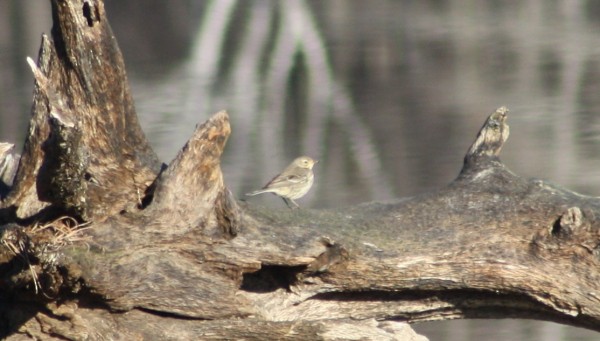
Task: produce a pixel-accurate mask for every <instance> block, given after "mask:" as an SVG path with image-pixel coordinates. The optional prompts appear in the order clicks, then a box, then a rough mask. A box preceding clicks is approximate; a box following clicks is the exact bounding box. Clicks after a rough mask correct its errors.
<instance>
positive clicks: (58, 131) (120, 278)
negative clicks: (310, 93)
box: [0, 0, 600, 340]
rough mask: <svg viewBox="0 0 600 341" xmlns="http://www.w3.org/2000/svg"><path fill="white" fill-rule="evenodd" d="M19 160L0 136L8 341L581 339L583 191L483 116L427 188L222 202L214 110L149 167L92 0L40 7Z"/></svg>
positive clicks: (588, 203) (584, 319) (225, 131)
mask: <svg viewBox="0 0 600 341" xmlns="http://www.w3.org/2000/svg"><path fill="white" fill-rule="evenodd" d="M52 14H53V19H54V26H53V28H52V34H51V38H50V37H46V36H44V37H43V39H42V46H41V49H40V55H39V60H38V62H37V63H34V62H33V61H31V62H30V64H31V66H32V70H33V73H34V76H35V79H36V89H35V93H34V102H33V108H32V110H33V112H32V118H31V123H30V129H29V132H28V136H27V141H26V143H25V145H24V149H23V151H22V156H21V157H20V158H19V157H17V156H16V155H15V154H14V153H13V151H12V149H11V147H10V146H9V145H7V144H0V167H1V168H0V195H1V199H2V201H1V203H0V226H1V228H0V233H1V235H0V238H1V242H2V243H1V244H2V245H1V246H0V277H1V279H2V280H1V281H0V289H1V290H0V291H1V292H2V298H1V300H2V304H0V313H1V314H2V321H3V323H2V328H1V329H0V331H1V332H2V335H3V336H5V337H8V338H9V339H19V338H23V337H34V338H40V339H52V338H56V339H64V338H66V339H92V340H93V339H148V340H154V339H156V340H159V339H238V338H242V337H243V338H245V339H256V340H266V339H293V340H308V339H360V338H362V339H377V340H385V339H389V340H392V339H404V340H410V339H419V338H420V337H419V336H417V335H416V334H414V332H413V331H412V330H411V329H410V328H409V327H408V326H407V325H406V324H404V323H403V322H410V323H413V322H419V321H430V320H440V319H455V318H507V317H511V318H532V319H540V320H548V321H555V322H558V323H563V324H568V325H573V326H579V327H584V328H588V329H592V330H596V331H600V259H599V257H600V221H599V220H597V219H596V217H597V216H598V217H600V199H598V198H594V197H586V196H582V195H579V194H577V193H574V192H572V191H569V190H566V189H562V188H559V187H556V186H554V185H551V184H548V183H546V182H543V181H539V180H526V179H523V178H521V177H519V176H517V175H515V174H514V173H512V172H511V171H510V170H509V169H507V168H506V166H505V165H503V164H502V163H501V161H500V160H499V158H498V155H499V153H500V149H501V148H502V145H503V144H504V142H505V141H506V139H507V138H508V125H507V124H506V119H507V110H506V109H505V108H500V109H498V110H496V111H495V112H494V113H492V114H491V115H490V116H489V117H488V119H487V120H486V122H485V123H484V125H483V127H482V128H481V131H480V132H479V134H478V136H477V138H476V140H475V142H474V143H473V145H472V147H471V148H470V149H469V150H468V152H467V154H466V156H465V159H464V166H463V169H462V171H461V172H460V174H459V176H458V177H457V179H456V180H454V181H453V182H452V183H450V184H449V185H448V186H446V187H445V188H441V189H439V190H437V191H434V192H431V193H427V194H423V195H420V196H416V197H412V198H406V199H399V200H397V201H395V202H389V203H366V204H363V205H358V206H355V207H349V208H340V209H333V210H306V209H302V210H288V209H282V210H269V209H266V208H257V207H252V206H250V205H248V204H245V203H238V202H237V201H236V200H235V199H234V198H233V196H232V194H231V193H230V192H229V191H228V189H227V188H226V186H225V184H224V183H223V178H222V174H221V170H220V168H219V160H220V156H221V153H222V151H223V147H224V145H225V143H226V141H227V138H228V136H229V134H230V126H229V123H228V116H227V113H225V112H220V113H217V114H215V115H214V116H213V117H212V118H210V119H209V120H208V121H207V122H205V123H204V124H202V125H199V126H198V127H197V129H196V131H195V132H194V134H193V136H192V137H191V138H190V139H189V141H188V142H187V144H186V145H185V146H184V147H183V148H182V149H181V151H180V152H179V154H178V155H177V157H176V158H175V159H174V160H173V161H172V162H171V163H170V164H169V165H161V164H160V162H159V161H158V159H157V157H156V156H155V154H154V152H153V151H152V150H151V148H150V147H149V145H148V143H147V141H146V139H145V137H144V135H143V132H142V131H141V129H140V126H139V123H138V121H137V117H136V113H135V110H134V106H133V103H132V99H131V96H130V94H129V88H128V84H127V79H126V75H125V70H124V64H123V60H122V57H121V54H120V52H119V49H118V46H117V44H116V41H115V38H114V36H113V34H112V32H111V29H110V27H109V24H108V21H107V19H106V14H105V11H104V6H103V3H102V1H100V0H93V1H92V0H52Z"/></svg>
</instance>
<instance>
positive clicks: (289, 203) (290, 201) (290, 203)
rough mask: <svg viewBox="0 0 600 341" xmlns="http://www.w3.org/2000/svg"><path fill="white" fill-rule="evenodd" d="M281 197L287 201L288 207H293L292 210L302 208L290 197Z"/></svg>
mask: <svg viewBox="0 0 600 341" xmlns="http://www.w3.org/2000/svg"><path fill="white" fill-rule="evenodd" d="M281 199H283V201H284V202H285V204H286V205H287V207H289V208H291V209H292V210H293V209H296V208H300V205H298V204H297V203H296V202H295V201H294V200H293V199H288V198H284V197H281ZM292 205H293V206H292Z"/></svg>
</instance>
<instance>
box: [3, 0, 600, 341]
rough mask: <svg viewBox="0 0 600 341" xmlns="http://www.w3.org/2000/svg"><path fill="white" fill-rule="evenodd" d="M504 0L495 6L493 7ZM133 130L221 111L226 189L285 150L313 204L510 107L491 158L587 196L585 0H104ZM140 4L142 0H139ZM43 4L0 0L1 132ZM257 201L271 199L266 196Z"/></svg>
mask: <svg viewBox="0 0 600 341" xmlns="http://www.w3.org/2000/svg"><path fill="white" fill-rule="evenodd" d="M507 4H508V5H507ZM106 7H107V11H108V15H109V19H110V20H111V23H112V26H113V29H114V31H115V34H116V36H117V39H118V40H119V43H120V46H121V48H122V50H123V53H124V55H125V60H126V63H127V67H128V72H129V78H130V82H131V86H132V91H133V96H134V98H135V100H136V104H137V109H138V113H139V116H140V118H141V121H142V125H143V127H144V130H145V131H146V133H147V136H148V138H149V139H150V141H151V143H152V145H153V146H154V148H155V149H156V151H157V153H158V154H159V156H160V157H161V158H162V159H163V160H164V161H165V162H168V161H169V160H170V159H171V158H172V157H173V156H174V155H175V154H176V153H177V151H178V150H179V148H180V147H181V146H182V145H183V144H184V143H185V141H186V140H187V138H188V137H189V136H190V134H191V133H192V131H193V128H194V126H195V124H197V123H199V122H202V121H204V120H205V119H206V118H207V117H209V116H210V114H211V113H214V112H216V111H218V110H221V109H227V110H228V111H229V112H230V115H231V121H232V128H233V134H232V136H231V138H230V140H229V143H228V146H227V150H226V152H225V155H224V160H223V170H224V173H225V176H226V182H227V184H228V186H229V187H230V188H231V190H232V191H233V192H234V193H236V194H237V195H239V196H241V194H242V193H245V192H247V191H248V190H251V189H254V188H256V187H259V186H261V185H263V184H264V183H265V182H266V181H267V180H269V179H270V177H272V175H274V174H275V173H277V172H278V171H279V170H280V169H281V168H282V167H283V166H285V165H286V164H287V163H288V162H289V161H290V160H291V159H293V158H294V157H295V156H297V155H299V154H307V155H311V156H313V157H315V158H318V159H320V160H321V163H319V165H318V168H317V169H316V173H317V180H316V183H315V187H314V189H313V190H312V191H311V193H310V194H309V195H307V197H306V198H304V199H301V200H300V203H301V204H302V205H304V206H308V207H314V208H325V207H336V206H344V205H350V204H355V203H358V202H363V201H369V200H384V199H389V198H392V197H399V196H410V195H414V194H417V193H421V192H424V191H427V190H431V189H434V188H438V187H440V186H443V185H445V184H447V183H448V182H450V181H451V180H452V179H453V178H454V177H455V176H456V175H457V172H458V171H459V169H460V167H461V165H462V157H463V155H464V152H465V151H466V149H467V148H468V146H469V145H470V143H471V142H472V141H473V139H474V137H475V134H476V133H477V131H478V129H479V127H480V126H481V124H482V123H483V121H484V119H485V117H486V116H487V115H488V114H489V113H490V112H492V111H493V110H494V109H496V108H497V107H499V106H501V105H506V106H508V107H509V108H510V109H511V112H510V117H509V124H510V125H511V137H510V138H509V141H508V143H507V145H506V146H505V148H504V150H503V152H502V155H501V157H502V159H503V161H504V162H505V163H506V164H507V165H508V166H509V167H510V168H511V169H512V170H513V171H515V172H516V173H518V174H521V175H523V176H525V177H539V178H544V179H548V180H550V181H552V182H555V183H558V184H561V185H563V186H566V187H569V188H572V189H575V190H578V191H581V192H583V193H586V194H591V195H600V173H599V172H597V171H596V170H597V169H599V166H600V153H599V151H600V115H598V113H600V96H599V95H598V94H599V93H600V3H598V2H596V1H591V0H590V1H587V2H586V1H548V0H526V1H520V2H499V1H488V2H483V1H452V0H448V1H393V0H389V1H383V0H370V1H361V0H328V1H316V0H315V1H300V0H286V1H273V0H264V1H258V0H256V1H255V0H252V1H250V0H245V1H233V0H219V1H191V0H190V1H179V0H175V1H168V2H166V1H159V0H152V1H150V0H138V1H131V0H129V1H125V0H118V1H117V0H106ZM142 8H143V9H144V10H141V9H142ZM49 18H50V14H49V6H48V4H47V3H46V2H44V1H39V0H4V1H1V2H0V44H1V45H0V62H1V65H2V67H1V68H0V140H2V141H12V142H17V143H19V144H20V143H22V139H23V134H24V132H25V131H26V128H27V118H28V115H29V107H30V103H31V91H32V83H33V80H32V76H31V75H30V73H29V71H28V70H27V67H26V63H25V56H26V55H31V56H35V55H36V54H37V48H38V44H39V35H40V33H41V32H49V28H50V21H49ZM252 200H253V201H255V202H257V203H262V204H265V205H273V206H281V207H282V206H283V202H281V201H280V200H279V199H277V198H275V197H272V196H263V197H255V198H253V199H252ZM415 329H417V330H418V331H419V332H421V333H423V334H424V335H426V336H428V337H429V338H430V339H431V340H481V339H482V338H486V339H487V340H489V341H494V340H515V339H521V340H557V341H559V340H561V341H562V340H596V339H598V334H597V333H592V332H589V331H585V330H581V329H576V328H571V327H566V326H562V325H557V324H553V323H544V322H537V321H521V320H499V321H490V320H465V321H445V322H436V323H427V324H420V325H416V326H415Z"/></svg>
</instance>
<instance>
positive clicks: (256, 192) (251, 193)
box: [246, 189, 269, 197]
mask: <svg viewBox="0 0 600 341" xmlns="http://www.w3.org/2000/svg"><path fill="white" fill-rule="evenodd" d="M267 192H269V190H265V189H259V190H256V191H253V192H250V193H246V195H247V196H250V197H251V196H253V195H257V194H262V193H267Z"/></svg>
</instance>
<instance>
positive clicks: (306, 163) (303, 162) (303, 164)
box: [294, 156, 319, 169]
mask: <svg viewBox="0 0 600 341" xmlns="http://www.w3.org/2000/svg"><path fill="white" fill-rule="evenodd" d="M318 162H319V161H317V160H313V159H312V158H310V157H308V156H300V157H299V158H296V160H294V164H295V165H296V166H298V167H300V168H307V169H312V168H313V166H314V165H315V164H316V163H318Z"/></svg>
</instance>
